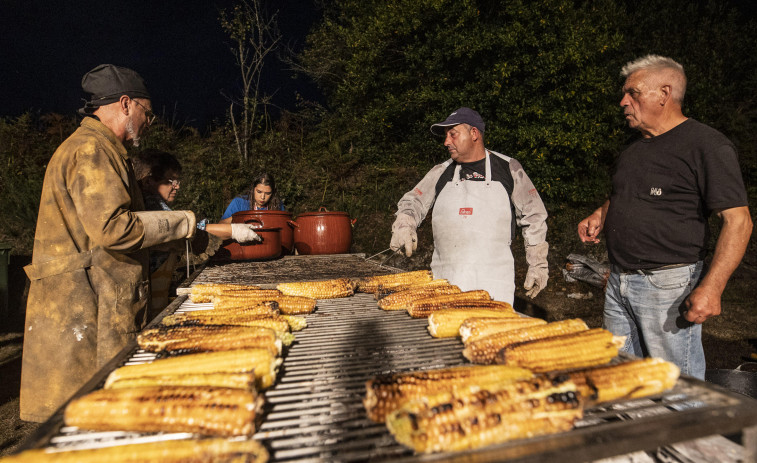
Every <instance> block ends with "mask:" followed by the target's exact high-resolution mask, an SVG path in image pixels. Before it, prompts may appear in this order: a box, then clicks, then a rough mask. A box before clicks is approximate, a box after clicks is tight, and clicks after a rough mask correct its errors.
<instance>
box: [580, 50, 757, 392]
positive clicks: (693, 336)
mask: <svg viewBox="0 0 757 463" xmlns="http://www.w3.org/2000/svg"><path fill="white" fill-rule="evenodd" d="M621 74H622V76H623V77H625V78H626V80H625V84H624V85H623V97H622V99H621V100H620V106H621V107H622V108H623V114H624V116H625V118H626V121H628V125H629V127H631V128H634V129H636V130H638V131H640V132H641V135H642V138H641V139H640V140H638V141H636V142H635V143H633V144H632V145H631V146H629V147H628V148H627V149H626V150H624V151H623V152H622V153H621V154H620V156H619V158H618V160H617V163H616V166H615V171H614V173H613V175H612V192H611V194H610V199H609V200H608V201H606V202H605V203H604V204H603V205H602V206H601V207H600V208H599V209H597V210H596V211H594V213H593V214H591V215H590V216H589V217H587V218H586V219H584V220H583V221H581V223H579V224H578V235H579V238H580V239H581V240H582V241H584V242H590V243H596V242H599V233H600V232H601V231H604V232H605V236H606V237H607V249H608V252H609V256H610V262H611V263H612V271H611V273H610V278H609V280H608V283H607V290H606V294H605V308H604V326H605V328H607V329H608V330H610V331H612V332H613V333H614V334H616V335H619V336H626V337H627V338H626V344H625V346H624V350H625V351H627V352H631V353H633V354H635V355H637V356H651V357H661V358H663V359H665V360H668V361H671V362H673V363H675V364H676V365H678V366H679V367H680V368H681V372H682V373H684V374H688V375H691V376H695V377H697V378H702V379H703V378H704V373H705V357H704V349H703V347H702V323H703V322H704V321H705V320H707V319H709V318H711V317H715V316H717V315H719V314H720V311H721V307H720V298H721V295H722V293H723V290H724V289H725V286H726V283H727V282H728V279H729V278H730V276H731V274H732V273H733V271H734V270H735V269H736V267H737V266H738V264H739V262H740V261H741V258H742V257H743V256H744V252H745V250H746V246H747V243H748V241H749V237H750V235H751V232H752V220H751V217H750V214H749V209H748V205H747V195H746V190H745V188H744V182H743V180H742V177H741V171H740V170H739V162H738V156H737V154H736V149H735V148H734V146H733V144H732V143H731V142H730V141H729V140H728V139H727V138H726V137H725V136H724V135H723V134H721V133H720V132H718V131H717V130H715V129H713V128H711V127H708V126H707V125H704V124H702V123H700V122H697V121H695V120H694V119H691V118H687V117H686V116H684V114H683V112H682V108H681V106H682V104H683V98H684V94H685V93H686V74H685V73H684V70H683V67H682V66H681V65H680V64H678V63H677V62H675V61H674V60H672V59H671V58H667V57H663V56H657V55H648V56H644V57H642V58H639V59H637V60H635V61H632V62H629V63H628V64H627V65H626V66H625V67H624V68H623V70H622V72H621ZM711 214H715V215H717V216H718V217H719V218H720V219H721V220H722V222H723V227H722V230H721V232H720V236H719V237H718V240H717V245H716V247H715V252H714V255H713V257H712V262H711V263H710V265H709V268H706V269H705V268H704V259H705V256H706V253H707V242H708V239H709V227H708V217H709V216H710V215H711Z"/></svg>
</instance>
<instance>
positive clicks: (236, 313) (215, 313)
mask: <svg viewBox="0 0 757 463" xmlns="http://www.w3.org/2000/svg"><path fill="white" fill-rule="evenodd" d="M278 314H279V309H278V304H277V303H276V302H273V301H266V302H258V303H257V304H255V305H250V306H247V307H238V308H221V309H211V310H192V311H189V312H181V313H178V314H175V315H176V316H177V317H179V318H182V319H184V320H192V319H198V320H206V319H222V318H224V317H256V316H259V315H278Z"/></svg>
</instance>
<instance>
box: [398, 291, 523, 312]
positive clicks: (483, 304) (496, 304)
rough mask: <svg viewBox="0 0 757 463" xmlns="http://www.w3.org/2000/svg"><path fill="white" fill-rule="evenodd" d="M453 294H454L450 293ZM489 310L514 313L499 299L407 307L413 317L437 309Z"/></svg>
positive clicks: (510, 307)
mask: <svg viewBox="0 0 757 463" xmlns="http://www.w3.org/2000/svg"><path fill="white" fill-rule="evenodd" d="M451 296H454V294H451ZM474 309H475V310H491V311H501V312H506V313H509V314H511V315H513V316H514V315H515V313H514V312H513V308H512V306H511V305H510V304H508V303H507V302H501V301H485V300H480V301H451V302H445V303H444V304H439V305H436V304H423V305H418V306H416V307H410V308H409V309H407V313H408V314H409V315H410V316H411V317H413V318H427V317H428V316H429V315H431V314H432V313H434V312H438V311H439V310H474Z"/></svg>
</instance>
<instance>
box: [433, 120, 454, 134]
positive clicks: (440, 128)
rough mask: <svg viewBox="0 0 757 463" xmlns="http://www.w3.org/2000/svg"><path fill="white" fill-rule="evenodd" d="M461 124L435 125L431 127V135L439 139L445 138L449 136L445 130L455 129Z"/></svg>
mask: <svg viewBox="0 0 757 463" xmlns="http://www.w3.org/2000/svg"><path fill="white" fill-rule="evenodd" d="M460 124H461V122H454V123H452V124H445V123H441V124H434V125H432V126H431V133H433V134H434V135H436V136H437V137H443V136H445V135H446V134H447V131H446V130H445V129H446V128H447V127H454V126H456V125H460Z"/></svg>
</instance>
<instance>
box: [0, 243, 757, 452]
mask: <svg viewBox="0 0 757 463" xmlns="http://www.w3.org/2000/svg"><path fill="white" fill-rule="evenodd" d="M519 247H520V246H514V251H515V254H516V255H515V257H516V265H517V264H518V263H519V262H520V263H521V265H518V266H517V268H518V269H519V271H516V273H517V276H516V282H518V283H519V284H522V282H523V279H524V278H525V266H524V265H522V263H523V261H524V256H523V255H521V254H518V248H519ZM521 249H522V248H521ZM28 261H29V258H28V257H18V256H11V267H10V269H9V280H10V281H9V288H10V294H9V311H8V312H9V314H7V315H6V316H5V318H4V319H0V379H1V380H0V456H2V455H7V454H9V453H11V452H13V450H14V449H16V448H17V447H18V446H19V445H20V444H21V443H22V442H23V441H24V439H25V438H26V437H27V436H28V435H29V434H31V433H32V432H34V430H35V429H36V428H37V425H36V424H34V423H28V422H24V421H21V420H20V419H19V418H18V403H19V402H18V389H19V383H20V378H21V353H22V341H23V307H24V300H23V298H24V292H25V287H26V285H27V283H26V278H25V276H24V274H23V271H22V270H21V269H22V267H23V265H26V264H27V263H28ZM402 264H403V263H402V262H396V263H394V264H392V265H395V266H398V267H412V265H402ZM405 264H410V263H408V262H405ZM563 265H564V257H560V256H556V257H550V283H549V285H548V287H547V288H546V289H545V290H544V291H542V293H541V294H539V295H538V296H537V298H536V299H535V300H533V301H531V300H527V299H526V298H525V296H524V294H523V293H524V291H523V290H522V289H520V288H518V290H517V291H516V303H515V307H516V309H517V310H519V311H520V312H523V313H526V314H529V315H532V316H538V317H541V318H545V319H547V320H549V321H554V320H562V319H566V318H582V319H584V320H585V321H586V322H587V323H588V324H589V325H590V326H591V327H598V326H601V323H602V305H603V293H602V290H601V289H600V288H596V287H593V286H591V285H589V284H587V283H583V282H574V283H567V282H566V281H565V280H564V279H563V277H562V275H561V268H562V266H563ZM755 282H757V266H756V265H754V264H753V263H752V262H751V260H749V259H746V261H745V262H744V263H742V265H741V266H740V267H739V269H738V270H737V271H736V273H735V274H734V275H733V277H732V278H731V281H730V283H729V286H728V288H727V289H726V292H725V294H724V297H723V314H722V315H721V316H720V317H718V318H716V319H713V320H710V321H708V322H707V323H705V325H704V339H703V342H704V348H705V354H706V357H707V364H708V368H711V369H720V368H726V369H732V368H736V367H737V366H738V365H740V364H742V363H745V362H749V361H757V359H755V358H754V357H752V355H754V354H755V352H757V349H756V346H757V331H756V330H757V328H756V327H757V311H755V310H754V302H755V299H756V298H755V296H756V295H757V288H755Z"/></svg>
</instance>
